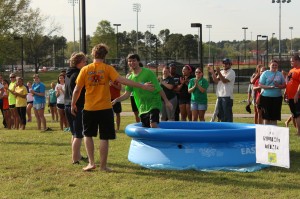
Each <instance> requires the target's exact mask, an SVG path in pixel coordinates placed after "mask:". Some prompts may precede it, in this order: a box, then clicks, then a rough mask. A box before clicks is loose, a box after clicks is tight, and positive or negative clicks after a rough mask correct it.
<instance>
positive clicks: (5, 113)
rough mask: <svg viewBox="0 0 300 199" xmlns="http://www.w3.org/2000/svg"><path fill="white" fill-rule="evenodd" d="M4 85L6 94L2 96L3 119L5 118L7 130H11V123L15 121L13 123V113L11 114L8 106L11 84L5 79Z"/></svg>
mask: <svg viewBox="0 0 300 199" xmlns="http://www.w3.org/2000/svg"><path fill="white" fill-rule="evenodd" d="M2 84H3V86H4V92H3V95H2V100H3V117H4V118H5V121H6V128H7V129H11V123H12V122H13V121H12V117H11V115H10V114H11V113H10V110H9V104H8V85H9V82H8V81H7V80H6V79H4V80H3V81H2Z"/></svg>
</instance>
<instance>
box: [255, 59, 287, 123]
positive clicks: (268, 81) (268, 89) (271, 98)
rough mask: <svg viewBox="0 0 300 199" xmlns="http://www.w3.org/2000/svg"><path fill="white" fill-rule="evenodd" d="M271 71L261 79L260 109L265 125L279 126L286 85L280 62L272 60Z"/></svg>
mask: <svg viewBox="0 0 300 199" xmlns="http://www.w3.org/2000/svg"><path fill="white" fill-rule="evenodd" d="M269 67H270V70H266V71H265V72H263V74H261V76H260V78H259V87H260V88H261V89H263V91H261V93H260V107H261V110H262V119H263V123H264V124H271V125H277V120H279V121H280V120H281V107H282V93H281V89H285V87H286V83H285V79H284V77H283V75H282V73H281V72H279V71H278V61H277V60H271V61H270V64H269Z"/></svg>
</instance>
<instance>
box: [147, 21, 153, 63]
mask: <svg viewBox="0 0 300 199" xmlns="http://www.w3.org/2000/svg"><path fill="white" fill-rule="evenodd" d="M147 28H149V29H150V38H151V37H152V32H151V30H152V28H154V25H153V24H149V25H147ZM149 41H150V60H151V59H152V56H151V54H152V53H151V52H152V45H151V39H149Z"/></svg>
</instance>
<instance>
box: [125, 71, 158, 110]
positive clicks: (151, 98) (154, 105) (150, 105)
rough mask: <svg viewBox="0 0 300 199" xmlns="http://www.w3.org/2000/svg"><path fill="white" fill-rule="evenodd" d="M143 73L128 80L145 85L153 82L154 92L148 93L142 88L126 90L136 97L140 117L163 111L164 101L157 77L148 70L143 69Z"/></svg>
mask: <svg viewBox="0 0 300 199" xmlns="http://www.w3.org/2000/svg"><path fill="white" fill-rule="evenodd" d="M141 69H142V71H141V72H140V73H139V74H137V75H135V74H133V73H132V74H131V75H130V76H129V77H128V79H130V80H132V81H135V82H138V83H141V84H144V83H147V82H151V83H152V84H153V86H154V88H155V90H154V91H153V92H151V91H146V90H143V89H141V88H136V87H130V86H126V87H125V90H126V91H129V92H132V93H133V96H134V100H135V103H136V105H137V107H138V109H139V115H141V114H145V113H148V112H149V111H151V110H153V109H159V110H161V107H162V101H161V97H160V94H159V92H160V91H161V90H162V88H161V87H160V85H159V82H158V80H157V77H156V76H155V74H154V73H153V72H152V71H151V70H150V69H148V68H141Z"/></svg>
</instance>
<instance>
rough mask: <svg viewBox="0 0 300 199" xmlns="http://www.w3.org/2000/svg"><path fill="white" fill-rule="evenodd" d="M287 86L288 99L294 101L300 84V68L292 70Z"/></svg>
mask: <svg viewBox="0 0 300 199" xmlns="http://www.w3.org/2000/svg"><path fill="white" fill-rule="evenodd" d="M287 78H288V79H287V80H288V81H287V84H286V90H285V93H286V95H287V97H288V99H294V96H295V94H296V92H297V89H298V86H299V84H300V68H292V69H291V70H290V72H289V74H288V76H287Z"/></svg>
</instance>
